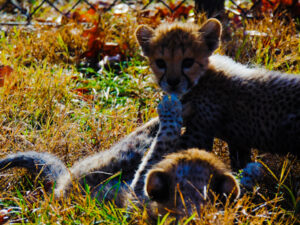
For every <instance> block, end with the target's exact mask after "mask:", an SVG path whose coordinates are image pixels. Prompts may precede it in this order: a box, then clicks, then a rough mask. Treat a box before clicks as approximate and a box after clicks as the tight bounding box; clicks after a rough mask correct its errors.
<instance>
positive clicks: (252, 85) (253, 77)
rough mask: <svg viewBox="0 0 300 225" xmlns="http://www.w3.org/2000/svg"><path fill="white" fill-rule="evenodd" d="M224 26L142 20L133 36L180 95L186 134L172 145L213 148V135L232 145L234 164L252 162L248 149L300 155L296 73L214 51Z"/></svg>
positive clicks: (162, 81)
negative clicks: (152, 24) (257, 65)
mask: <svg viewBox="0 0 300 225" xmlns="http://www.w3.org/2000/svg"><path fill="white" fill-rule="evenodd" d="M221 30H222V27H221V24H220V22H219V21H218V20H216V19H209V20H207V22H206V23H204V24H203V25H202V26H201V27H199V26H197V25H195V24H190V23H185V24H183V23H174V24H163V25H161V26H159V27H158V28H157V29H156V30H153V29H152V28H150V27H148V26H145V25H141V26H139V27H138V28H137V31H136V38H137V40H138V42H139V44H140V46H141V48H142V51H143V54H144V55H145V56H146V57H147V58H148V60H149V64H150V67H151V69H152V70H153V72H154V74H155V77H156V80H157V83H158V84H159V85H160V87H161V88H162V90H163V91H165V92H167V93H173V94H176V95H178V96H180V98H181V102H182V104H183V105H184V107H183V110H184V116H183V117H184V124H185V126H186V132H185V134H184V135H182V137H181V138H180V139H178V141H177V144H176V148H177V149H182V148H190V147H198V148H205V149H206V150H211V149H212V145H213V138H214V137H217V138H220V139H222V140H224V141H226V142H227V143H228V145H229V150H230V158H231V164H232V168H233V169H241V168H244V167H245V166H246V164H247V163H248V162H249V161H250V151H251V148H257V149H259V150H262V151H268V152H271V153H283V154H285V153H287V152H291V153H292V154H294V155H296V156H299V155H300V76H295V75H288V74H283V73H279V72H275V71H267V70H265V69H261V68H249V67H247V66H245V65H241V64H239V63H236V62H234V61H233V60H231V59H230V58H229V57H226V56H221V55H212V53H213V52H214V50H215V49H216V48H217V47H218V46H219V42H220V35H221Z"/></svg>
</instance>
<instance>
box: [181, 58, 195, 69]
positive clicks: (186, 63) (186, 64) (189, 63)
mask: <svg viewBox="0 0 300 225" xmlns="http://www.w3.org/2000/svg"><path fill="white" fill-rule="evenodd" d="M193 64H194V59H192V58H186V59H184V60H183V62H182V68H183V69H189V68H191V67H192V66H193Z"/></svg>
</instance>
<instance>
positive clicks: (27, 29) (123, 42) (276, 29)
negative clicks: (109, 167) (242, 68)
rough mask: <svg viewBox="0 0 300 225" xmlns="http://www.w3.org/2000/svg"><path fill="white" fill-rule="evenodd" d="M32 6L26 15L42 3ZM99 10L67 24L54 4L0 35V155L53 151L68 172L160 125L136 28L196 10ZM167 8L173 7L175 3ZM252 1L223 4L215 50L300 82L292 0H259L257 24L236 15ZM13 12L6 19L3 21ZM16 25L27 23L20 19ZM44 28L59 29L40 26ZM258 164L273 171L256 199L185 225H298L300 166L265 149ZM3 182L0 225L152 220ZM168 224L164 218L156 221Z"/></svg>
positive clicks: (13, 173)
mask: <svg viewBox="0 0 300 225" xmlns="http://www.w3.org/2000/svg"><path fill="white" fill-rule="evenodd" d="M20 2H21V3H22V1H20ZM24 2H25V3H26V4H28V7H35V6H36V5H38V4H39V1H28V2H27V1H24ZM24 2H23V3H22V4H25V3H24ZM74 2H75V1H72V0H71V1H68V3H66V4H67V5H66V6H65V7H66V8H69V6H71V5H73V4H74ZM94 2H95V4H94V9H93V8H90V9H88V7H87V6H86V5H83V6H80V7H77V8H76V9H75V10H73V11H72V12H71V13H70V14H69V15H68V16H63V15H61V14H60V13H58V12H56V11H55V10H53V8H50V7H49V8H43V9H40V10H39V11H38V12H37V14H36V17H37V18H36V20H35V23H33V24H31V25H29V26H6V25H3V26H0V29H1V30H0V64H1V66H0V157H4V156H5V155H7V154H10V153H12V152H18V151H29V150H33V151H47V152H50V153H52V154H55V155H57V156H58V157H59V158H60V159H62V160H63V161H64V162H65V163H66V165H68V166H71V165H72V164H73V163H74V162H75V161H76V160H78V159H81V158H83V157H86V156H87V155H90V154H93V153H95V152H98V151H102V150H105V149H107V148H109V147H110V146H111V145H112V144H113V143H115V142H116V141H118V140H119V139H120V138H121V137H123V136H126V135H127V134H129V133H130V132H132V131H133V130H134V129H135V128H136V127H138V126H139V125H140V124H142V123H144V122H145V121H148V120H149V119H150V118H152V117H155V116H156V106H157V103H158V102H159V99H160V97H161V92H160V90H159V88H158V87H157V86H156V85H155V84H154V83H153V82H152V80H151V76H150V75H149V74H151V72H150V70H149V68H148V66H147V62H146V61H145V59H144V58H143V57H142V56H141V55H140V53H141V52H140V49H139V48H138V46H137V43H136V41H135V40H134V37H133V34H134V30H135V28H136V26H137V25H138V24H139V23H147V24H149V25H151V26H153V27H155V26H157V25H158V24H159V23H161V22H163V21H173V20H177V19H178V20H183V21H190V20H193V18H194V16H193V6H192V5H190V3H192V2H190V1H188V4H183V5H182V6H181V7H180V8H179V9H178V10H176V11H175V13H171V11H170V10H168V9H167V8H166V7H165V6H163V5H162V4H161V3H157V4H154V5H153V7H150V8H148V9H147V10H144V11H142V10H140V9H138V8H135V7H133V5H131V6H130V5H127V4H123V3H121V4H118V5H116V6H115V7H113V8H112V9H110V10H107V8H108V6H109V5H108V4H104V3H105V2H107V1H94ZM166 2H167V3H168V6H169V7H170V8H172V7H173V8H175V7H176V2H175V3H174V2H170V1H166ZM254 2H255V1H249V0H245V1H239V2H237V3H238V5H234V4H232V3H231V2H226V9H227V10H226V12H227V20H226V21H225V22H223V23H224V25H225V29H224V35H223V44H222V46H221V47H220V49H218V50H217V52H218V53H220V54H226V55H229V56H230V57H232V58H234V59H235V60H236V61H239V62H242V63H246V64H256V65H258V66H264V67H266V68H268V69H272V70H281V71H285V72H288V73H294V74H300V64H299V55H300V54H299V53H300V43H299V30H297V27H298V28H299V20H298V19H297V17H295V16H294V15H295V12H294V11H293V12H292V13H291V11H290V9H289V8H288V6H289V5H288V4H289V1H261V3H262V4H261V5H260V7H259V8H257V9H256V8H255V10H254V9H253V11H251V12H252V14H253V16H252V18H247V17H246V16H243V15H242V14H241V10H240V9H239V7H243V8H249V9H250V8H251V5H252V4H254ZM270 2H271V3H272V4H271V3H270ZM68 4H69V5H68ZM268 4H269V5H268ZM276 4H277V5H276ZM279 6H280V7H281V8H280V10H278V9H279ZM282 6H286V7H285V8H284V7H283V8H284V11H283V8H282ZM276 10H277V11H276ZM293 10H294V9H293ZM10 13H11V12H10V11H9V9H7V10H6V11H2V15H1V16H2V19H3V20H5V19H7V18H10V17H9V15H10ZM13 18H14V19H15V20H16V21H17V22H18V21H22V19H23V18H22V16H16V15H15V14H14V17H13ZM45 18H46V19H45ZM198 20H199V23H201V21H204V16H199V18H198ZM44 22H51V24H49V25H45V24H42V25H41V23H44ZM214 152H215V153H216V154H217V155H219V156H220V157H221V158H222V159H224V161H225V162H227V163H229V161H228V160H229V159H228V149H227V145H226V143H224V142H222V141H221V140H216V141H215V146H214ZM253 159H254V160H262V161H263V162H264V163H265V165H266V167H267V168H268V173H267V174H266V176H265V177H264V180H263V181H262V182H261V183H259V185H258V186H257V187H256V188H254V189H253V191H252V192H247V193H246V194H245V195H244V196H243V197H242V198H241V199H240V200H238V201H237V202H235V203H233V204H226V205H224V206H221V205H220V204H221V203H219V202H213V203H212V204H209V205H208V206H206V208H205V210H203V214H202V215H197V214H193V215H189V216H187V218H186V219H184V220H183V221H181V223H182V224H187V223H189V221H195V222H197V223H199V224H233V223H237V224H296V223H299V212H300V199H299V198H298V199H297V190H300V163H299V160H298V161H297V160H296V159H295V158H294V157H293V156H290V155H288V156H286V157H279V156H275V155H270V154H264V155H262V154H261V153H259V152H258V151H254V152H253ZM0 180H1V184H0V190H1V191H0V224H1V223H8V222H17V223H30V224H41V223H43V224H44V223H45V224H52V223H58V224H91V223H96V224H127V223H129V224H131V223H147V219H146V216H145V213H144V212H143V210H141V209H136V210H135V211H134V212H130V213H129V214H128V212H126V209H119V208H117V207H115V206H114V204H113V203H107V204H103V203H100V202H96V201H95V200H94V199H91V198H90V197H89V196H88V195H86V196H84V195H81V194H78V193H72V194H71V195H70V197H69V198H67V199H63V200H60V201H58V200H56V199H53V196H52V195H49V194H47V193H45V191H44V189H43V187H41V185H40V183H39V181H38V180H37V179H35V178H34V177H28V176H27V175H26V171H23V170H8V171H5V172H1V174H0ZM131 214H132V215H131ZM128 215H129V218H131V219H128ZM171 221H172V218H171V217H168V215H166V216H165V217H164V218H162V219H161V220H160V221H159V222H158V223H160V224H164V223H169V222H171Z"/></svg>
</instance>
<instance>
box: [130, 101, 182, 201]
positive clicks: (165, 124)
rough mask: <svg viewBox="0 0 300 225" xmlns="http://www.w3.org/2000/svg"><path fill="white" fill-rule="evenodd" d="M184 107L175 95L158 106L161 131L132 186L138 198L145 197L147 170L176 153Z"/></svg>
mask: <svg viewBox="0 0 300 225" xmlns="http://www.w3.org/2000/svg"><path fill="white" fill-rule="evenodd" d="M181 113H182V105H181V102H180V101H179V99H178V98H177V97H176V96H175V95H171V97H170V98H169V96H164V97H163V100H162V102H161V103H160V104H159V106H158V114H159V119H160V124H159V130H158V134H157V136H156V138H155V139H154V141H153V143H152V145H151V148H150V150H149V151H148V153H147V155H146V156H145V157H144V158H143V160H142V163H141V165H140V166H139V168H138V171H137V172H136V174H135V176H134V179H133V181H132V184H131V188H132V189H133V190H134V192H135V194H136V195H137V196H138V197H141V196H143V188H144V183H145V175H146V172H147V170H148V169H149V168H150V167H151V166H152V165H153V164H155V163H157V162H159V161H160V160H161V159H162V158H163V156H164V155H166V154H168V153H171V152H174V151H175V150H174V148H175V145H176V141H177V139H178V138H179V136H180V133H181V126H182V116H181Z"/></svg>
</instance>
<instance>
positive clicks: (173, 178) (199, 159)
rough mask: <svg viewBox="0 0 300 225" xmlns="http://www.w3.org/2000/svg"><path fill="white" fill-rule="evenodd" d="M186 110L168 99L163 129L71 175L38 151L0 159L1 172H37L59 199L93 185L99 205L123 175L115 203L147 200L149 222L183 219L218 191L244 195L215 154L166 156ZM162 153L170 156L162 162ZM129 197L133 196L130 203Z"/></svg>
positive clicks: (134, 137)
mask: <svg viewBox="0 0 300 225" xmlns="http://www.w3.org/2000/svg"><path fill="white" fill-rule="evenodd" d="M181 110H182V108H181V103H180V101H179V100H178V99H177V98H176V96H173V97H172V98H171V99H169V98H168V97H165V98H164V99H163V101H162V102H161V103H160V105H159V107H158V113H159V118H160V124H159V129H158V128H157V126H158V122H157V120H155V121H151V122H149V123H147V124H145V125H144V126H143V127H141V128H139V129H137V131H135V132H133V133H132V134H130V135H129V136H128V137H126V138H124V139H123V140H121V141H120V142H119V143H118V144H117V145H115V146H114V147H113V148H112V149H110V150H107V151H103V152H100V153H98V154H96V155H94V156H90V157H88V158H86V159H84V160H82V161H79V162H78V163H77V164H75V165H74V166H73V167H72V168H70V169H69V171H68V170H67V168H66V167H65V166H64V164H63V163H62V162H61V161H60V160H59V159H57V158H56V157H54V156H53V155H50V154H48V153H37V152H27V153H26V152H25V153H18V154H15V155H9V156H8V157H7V158H5V159H2V160H1V161H0V169H2V170H3V169H7V168H12V167H24V168H28V169H30V170H32V171H35V172H37V173H38V174H41V175H42V176H44V177H45V178H46V180H48V181H52V182H56V183H57V185H56V187H55V189H54V193H55V196H56V197H59V196H66V195H67V194H68V193H70V191H72V185H73V184H74V182H77V183H79V184H80V185H79V186H81V187H84V186H85V185H89V186H90V193H91V195H92V196H93V197H95V198H98V199H99V200H100V201H102V200H104V196H106V198H105V200H112V199H113V198H114V195H115V191H116V190H112V187H113V185H114V186H115V184H116V182H118V178H115V179H112V180H111V181H110V182H109V184H107V185H105V186H103V185H101V184H102V183H103V181H105V180H106V179H107V178H109V177H110V176H111V175H113V174H115V173H117V172H119V171H121V172H122V179H123V180H122V183H121V193H119V195H118V196H119V197H118V198H116V199H115V200H116V203H117V204H118V205H119V206H126V205H128V204H131V202H132V201H136V202H142V203H145V202H144V200H145V201H147V202H149V204H148V206H149V207H148V211H149V215H150V218H154V219H156V218H157V216H158V215H159V214H162V213H165V212H167V211H166V210H167V209H170V210H172V211H173V212H176V214H175V216H176V217H180V216H182V213H179V212H183V209H184V208H185V209H187V212H186V213H191V212H192V210H194V209H195V210H197V209H198V210H200V208H201V207H200V206H201V205H203V204H205V203H206V202H207V201H209V200H210V199H211V198H212V196H213V195H212V193H213V192H214V193H216V194H217V195H220V196H221V197H222V196H224V195H225V196H232V198H233V199H234V198H237V197H238V196H239V192H240V190H239V186H238V183H237V181H236V180H235V178H234V177H233V176H232V175H231V173H230V171H228V170H227V169H226V167H225V165H224V164H223V163H222V162H221V161H220V160H218V159H217V158H216V157H215V156H214V155H213V154H212V153H208V152H205V151H200V150H198V149H190V150H187V151H182V152H178V153H173V154H169V155H167V154H168V153H169V152H173V151H174V149H172V148H173V147H174V140H175V139H177V138H178V137H179V136H180V131H181V123H182V117H181ZM157 130H158V133H157V135H156V131H157ZM149 145H151V146H150V149H149V151H148V152H147V151H146V150H147V148H148V147H149ZM144 154H146V155H145V157H144V158H143V159H142V163H141V158H142V156H143V155H144ZM162 155H166V157H165V158H164V159H162ZM140 163H141V165H140V166H139V164H140ZM138 166H139V169H138V171H137V172H136V170H137V168H138ZM126 183H127V184H131V187H132V189H133V190H134V194H133V191H132V190H128V188H127V187H128V186H127V185H126ZM83 192H84V189H83ZM179 193H181V194H182V195H183V196H184V198H185V204H186V205H187V207H184V206H183V202H182V201H181V199H180V198H179V197H180V196H179ZM133 196H134V197H133ZM136 197H137V199H136ZM128 198H131V201H130V203H129V202H128ZM187 203H189V204H187ZM193 207H194V208H193Z"/></svg>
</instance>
